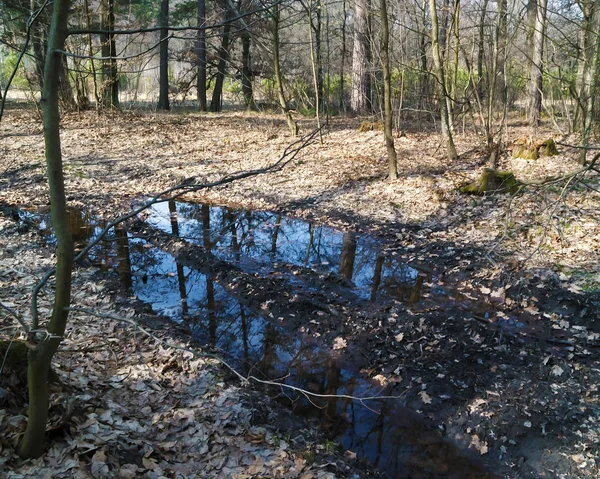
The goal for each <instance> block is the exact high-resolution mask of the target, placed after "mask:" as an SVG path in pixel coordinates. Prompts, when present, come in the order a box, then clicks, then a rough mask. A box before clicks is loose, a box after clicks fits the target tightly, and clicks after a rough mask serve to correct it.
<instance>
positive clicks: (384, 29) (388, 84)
mask: <svg viewBox="0 0 600 479" xmlns="http://www.w3.org/2000/svg"><path fill="white" fill-rule="evenodd" d="M379 13H380V15H381V66H382V68H383V104H384V135H385V147H386V149H387V156H388V170H389V176H390V179H391V180H395V179H397V178H398V158H397V156H396V148H395V147H394V136H393V125H394V112H393V110H392V80H391V77H392V75H391V72H390V57H389V44H390V27H389V23H388V14H387V3H386V0H379Z"/></svg>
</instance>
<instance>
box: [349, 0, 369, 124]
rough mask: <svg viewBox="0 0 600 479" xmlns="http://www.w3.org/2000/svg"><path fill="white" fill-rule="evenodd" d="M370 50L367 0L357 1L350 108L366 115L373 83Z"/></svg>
mask: <svg viewBox="0 0 600 479" xmlns="http://www.w3.org/2000/svg"><path fill="white" fill-rule="evenodd" d="M369 50H370V46H369V21H368V10H367V0H355V15H354V47H353V51H352V90H351V92H350V108H351V109H352V111H353V112H354V113H357V114H360V113H365V112H367V111H370V109H371V100H370V99H371V85H370V83H371V81H370V75H369V71H368V67H369V56H370V53H369Z"/></svg>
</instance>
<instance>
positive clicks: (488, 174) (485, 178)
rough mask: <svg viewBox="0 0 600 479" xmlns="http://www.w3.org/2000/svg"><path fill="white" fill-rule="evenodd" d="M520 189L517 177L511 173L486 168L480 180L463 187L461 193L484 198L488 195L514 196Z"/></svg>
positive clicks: (460, 189)
mask: <svg viewBox="0 0 600 479" xmlns="http://www.w3.org/2000/svg"><path fill="white" fill-rule="evenodd" d="M518 189H519V184H518V182H517V179H516V178H515V175H514V174H513V173H511V172H510V171H496V170H492V169H491V168H484V170H483V171H482V172H481V176H480V177H479V179H478V180H476V181H474V182H472V183H469V184H467V185H464V186H461V187H460V188H459V191H460V192H461V193H465V194H468V195H479V196H482V195H484V194H486V193H510V194H514V193H516V192H517V190H518Z"/></svg>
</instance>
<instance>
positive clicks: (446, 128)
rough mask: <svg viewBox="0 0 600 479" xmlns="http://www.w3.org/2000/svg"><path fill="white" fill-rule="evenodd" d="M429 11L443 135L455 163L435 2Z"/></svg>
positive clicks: (449, 156)
mask: <svg viewBox="0 0 600 479" xmlns="http://www.w3.org/2000/svg"><path fill="white" fill-rule="evenodd" d="M429 9H430V14H431V51H432V54H433V55H432V56H433V65H434V69H435V75H436V82H437V87H438V92H439V99H438V103H439V109H440V117H441V122H442V135H443V136H444V138H445V140H446V149H447V152H448V159H449V160H450V161H454V160H456V159H457V158H458V154H457V153H456V147H455V146H454V139H453V138H452V130H451V128H450V121H449V118H448V104H447V103H446V99H447V98H448V94H447V92H446V78H445V75H444V65H443V63H442V56H441V52H440V44H439V27H438V19H437V9H436V3H435V0H429Z"/></svg>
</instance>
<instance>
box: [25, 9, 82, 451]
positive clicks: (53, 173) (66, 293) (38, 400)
mask: <svg viewBox="0 0 600 479" xmlns="http://www.w3.org/2000/svg"><path fill="white" fill-rule="evenodd" d="M69 6H70V1H69V0H54V8H53V13H52V22H51V26H50V33H49V36H48V51H47V53H46V62H45V67H44V88H43V90H42V101H41V103H42V110H43V114H44V142H45V151H46V168H47V173H48V186H49V189H50V204H51V216H52V226H53V229H54V234H55V237H56V249H57V262H56V272H55V278H56V285H55V292H54V306H53V311H52V316H51V318H50V321H49V323H48V326H47V333H48V334H42V337H41V338H40V337H38V336H37V335H36V334H35V333H32V335H31V337H30V340H31V341H32V342H33V343H34V345H33V348H32V349H31V350H30V352H29V366H28V371H27V381H28V392H29V407H28V421H27V429H26V431H25V435H24V437H23V440H22V441H21V444H20V445H19V455H20V456H21V457H24V458H34V457H39V456H41V455H42V453H43V452H44V440H45V436H46V422H47V419H48V370H49V369H50V363H51V360H52V356H53V355H54V353H55V352H56V350H57V348H58V345H59V343H60V341H61V339H62V337H63V334H64V332H65V328H66V324H67V319H68V314H69V313H68V310H67V308H68V306H69V304H70V302H71V272H72V269H73V255H74V253H73V240H72V238H71V226H70V221H69V215H68V213H67V200H66V195H65V188H64V177H63V168H62V154H61V146H60V133H59V122H60V114H59V108H58V102H59V96H58V89H59V81H60V80H59V79H60V69H61V55H60V54H58V53H56V50H63V49H64V44H65V38H66V36H67V18H68V14H69ZM38 327H39V325H37V324H34V325H33V329H37V328H38Z"/></svg>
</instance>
